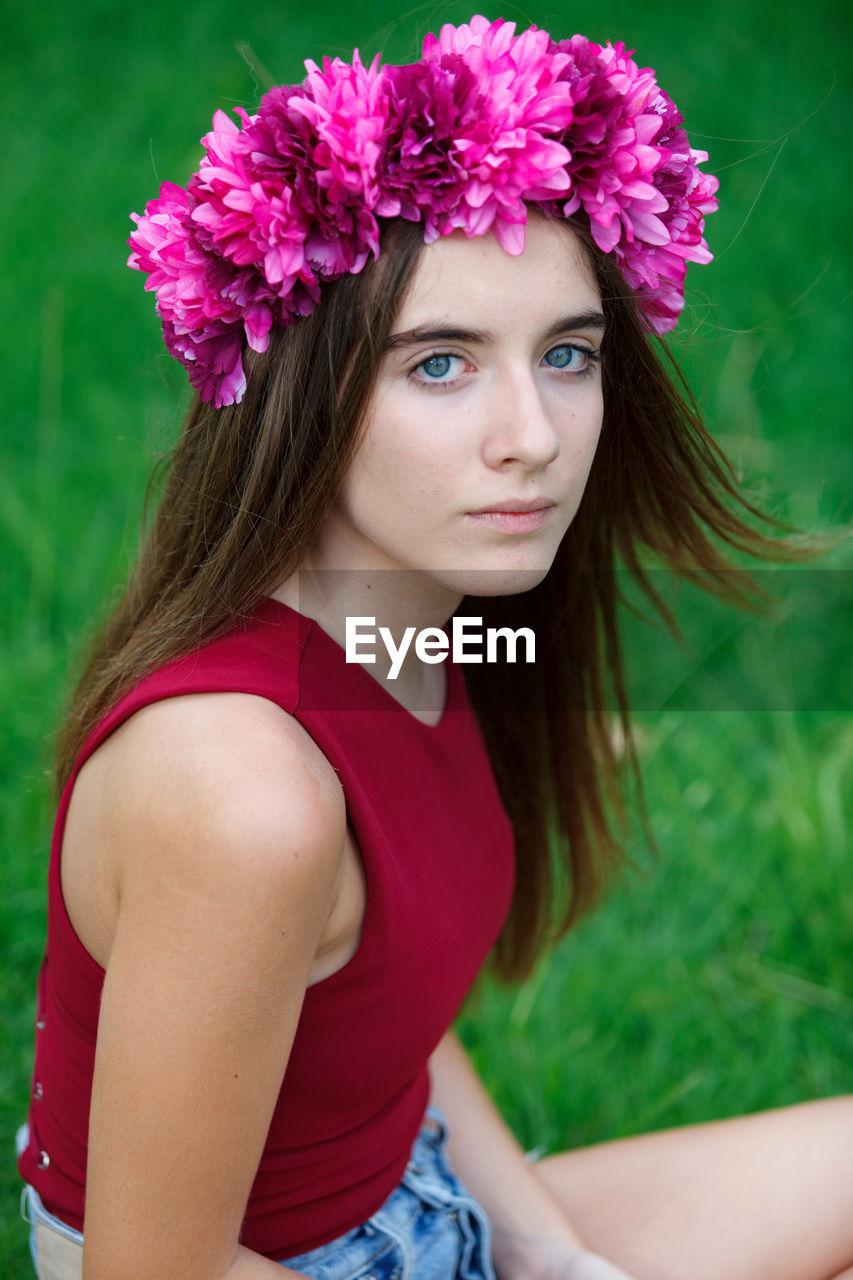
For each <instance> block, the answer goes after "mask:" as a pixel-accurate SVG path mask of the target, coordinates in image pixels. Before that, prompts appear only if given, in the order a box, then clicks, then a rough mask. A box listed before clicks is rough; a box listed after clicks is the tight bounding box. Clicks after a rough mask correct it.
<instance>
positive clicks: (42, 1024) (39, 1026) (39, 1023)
mask: <svg viewBox="0 0 853 1280" xmlns="http://www.w3.org/2000/svg"><path fill="white" fill-rule="evenodd" d="M46 1026H47V1023H46V1022H45V1020H44V1018H39V1019H38V1020H37V1022H36V1031H44V1029H45V1027H46Z"/></svg>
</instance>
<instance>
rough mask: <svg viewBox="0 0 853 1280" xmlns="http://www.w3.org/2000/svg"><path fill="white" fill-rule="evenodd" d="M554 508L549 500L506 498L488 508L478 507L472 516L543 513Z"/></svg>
mask: <svg viewBox="0 0 853 1280" xmlns="http://www.w3.org/2000/svg"><path fill="white" fill-rule="evenodd" d="M553 506H556V503H554V502H553V501H552V500H551V499H550V498H529V499H527V500H522V499H520V498H507V499H505V500H504V501H502V502H496V503H495V504H494V505H493V506H490V507H480V508H479V509H478V510H477V511H472V512H471V515H473V516H483V515H491V514H493V513H494V514H498V513H500V512H503V511H505V512H508V513H510V514H518V513H520V512H525V511H544V510H545V509H546V508H547V507H553Z"/></svg>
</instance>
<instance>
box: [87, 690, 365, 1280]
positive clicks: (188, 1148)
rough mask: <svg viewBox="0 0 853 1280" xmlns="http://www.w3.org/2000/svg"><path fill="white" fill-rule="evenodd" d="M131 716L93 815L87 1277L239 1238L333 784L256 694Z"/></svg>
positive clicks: (335, 811)
mask: <svg viewBox="0 0 853 1280" xmlns="http://www.w3.org/2000/svg"><path fill="white" fill-rule="evenodd" d="M179 702H181V703H184V704H185V705H184V707H183V708H181V707H180V706H179V705H178V703H179ZM252 704H259V705H252ZM149 713H150V714H149ZM128 729H129V732H128V733H127V735H126V737H125V740H124V742H119V743H118V748H117V750H115V751H114V752H113V755H112V759H111V760H110V761H109V764H108V767H107V770H106V775H105V777H104V779H103V784H104V785H106V786H108V787H109V789H110V794H111V796H112V798H111V799H110V801H109V803H108V805H107V807H106V810H105V814H104V816H103V817H102V820H101V822H100V823H99V832H100V836H99V838H101V839H105V840H109V841H110V846H111V848H110V855H111V862H112V864H113V865H114V866H115V869H116V874H117V884H118V896H119V909H118V918H117V926H116V929H115V934H114V938H113V942H112V947H111V951H110V955H109V959H108V963H107V970H106V979H105V983H104V992H103V1000H102V1006H101V1015H100V1022H99V1028H98V1043H97V1052H96V1064H95V1077H94V1087H93V1097H92V1114H91V1124H90V1151H89V1167H88V1175H87V1204H86V1223H85V1232H84V1238H85V1241H86V1245H85V1249H86V1274H87V1277H89V1276H91V1277H92V1280H100V1278H101V1277H102V1276H103V1277H107V1276H114V1275H115V1274H116V1270H115V1268H116V1266H117V1263H118V1260H119V1259H120V1261H121V1268H122V1271H121V1274H122V1276H123V1277H126V1278H127V1280H135V1278H136V1277H137V1276H140V1277H141V1276H143V1275H145V1276H150V1275H159V1276H171V1275H175V1276H178V1275H180V1277H181V1280H195V1278H196V1277H199V1280H201V1277H205V1280H207V1277H209V1276H212V1275H220V1274H222V1273H224V1271H225V1269H226V1268H227V1266H228V1264H229V1262H230V1260H231V1258H232V1257H233V1253H234V1250H235V1248H236V1241H237V1237H238V1233H239V1229H240V1223H241V1220H242V1216H243V1212H244V1209H245V1203H246V1199H247V1197H248V1194H249V1191H250V1188H251V1184H252V1181H253V1178H254V1175H255V1172H256V1169H257V1165H258V1161H259V1159H260V1155H261V1152H262V1150H263V1144H264V1140H265V1137H266V1132H267V1128H268V1125H269V1120H270V1116H271V1113H272V1109H273V1107H274V1105H275V1101H276V1097H277V1095H278V1091H279V1089H280V1086H281V1081H282V1076H283V1074H284V1070H285V1067H286V1064H287V1058H288V1054H289V1051H290V1046H291V1043H292V1040H293V1036H294V1033H295V1030H296V1024H297V1020H298V1017H299V1012H300V1009H301V1004H302V999H303V996H304V993H305V987H306V983H307V980H308V975H309V971H310V968H311V963H312V960H313V957H314V954H315V951H316V948H317V943H318V940H319V938H320V936H321V934H322V930H323V926H324V924H325V922H326V919H327V917H328V913H329V910H330V907H331V905H332V902H333V898H334V890H335V884H336V880H337V874H338V869H339V866H340V859H341V853H342V849H343V842H344V831H345V821H346V817H345V811H344V804H343V796H342V793H341V790H340V786H339V784H338V783H337V779H336V777H335V775H334V771H333V770H332V769H331V767H330V766H329V765H328V764H327V762H325V761H324V760H323V758H322V756H320V753H319V751H318V749H317V748H316V747H315V746H314V744H313V743H312V742H311V740H310V739H309V738H308V736H307V734H305V732H304V730H302V729H301V726H299V725H298V724H297V722H295V721H293V720H292V719H291V718H290V717H288V716H286V715H285V713H283V712H280V711H278V709H277V708H275V707H272V706H271V704H263V703H262V702H261V700H257V699H246V698H244V697H243V696H242V695H233V696H232V695H216V696H215V697H211V696H209V695H205V696H203V697H201V698H193V699H180V700H174V702H173V703H172V704H171V705H170V704H169V703H163V704H157V707H156V708H150V709H147V710H146V712H145V713H140V715H139V718H138V720H137V723H136V725H135V726H134V725H133V724H132V722H129V724H128Z"/></svg>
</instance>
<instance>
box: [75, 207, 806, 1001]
mask: <svg viewBox="0 0 853 1280" xmlns="http://www.w3.org/2000/svg"><path fill="white" fill-rule="evenodd" d="M573 230H574V231H575V233H576V234H577V235H578V236H579V237H580V239H581V242H582V245H583V247H584V249H585V251H586V253H587V256H588V258H589V261H590V263H591V265H592V268H593V271H594V273H595V277H596V280H597V283H598V286H599V289H600V292H601V295H602V303H603V307H604V311H605V315H606V318H607V331H606V337H605V340H604V345H603V352H602V354H603V374H602V376H603V380H604V404H605V416H604V426H603V429H602V434H601V439H600V442H599V445H598V449H597V452H596V456H595V459H594V462H593V466H592V470H591V473H590V476H589V480H588V484H587V488H586V491H585V493H584V497H583V500H582V502H581V505H580V508H579V510H578V513H577V515H576V517H575V519H574V521H573V523H572V525H571V527H570V528H569V530H568V533H567V534H566V536H565V538H564V539H563V542H562V543H561V545H560V548H559V551H558V553H557V556H556V559H555V561H554V564H553V566H552V568H551V569H550V571H549V573H548V574H547V576H546V577H545V579H544V580H543V581H542V582H541V583H540V584H539V586H537V587H536V588H534V589H533V590H532V591H530V592H527V593H525V594H524V595H519V596H504V597H494V598H488V599H482V598H478V599H477V601H476V611H477V613H479V614H481V615H483V617H484V621H485V623H486V624H487V625H494V626H506V625H511V626H514V627H517V626H521V625H525V626H529V627H532V628H533V629H534V630H535V632H536V636H537V661H536V663H535V664H532V665H530V666H501V665H494V666H489V667H487V666H481V667H469V668H467V673H466V681H467V683H468V687H469V692H470V696H471V700H472V703H473V706H474V708H475V711H476V713H477V716H478V719H479V722H480V725H481V728H482V731H483V736H484V739H485V742H486V745H487V748H488V750H489V753H490V757H491V760H492V764H493V767H494V771H495V776H496V778H497V782H498V786H499V788H500V791H501V795H502V798H503V801H504V804H505V806H506V809H507V812H508V813H509V816H510V818H511V820H512V823H513V826H514V829H515V832H516V842H517V858H518V867H517V888H516V893H515V897H514V901H513V906H512V910H511V913H510V916H509V919H508V921H507V924H506V926H505V929H504V932H503V934H502V936H501V938H500V941H499V944H498V948H497V951H496V967H497V969H498V972H499V973H501V974H502V975H503V976H504V977H513V978H516V977H523V976H524V975H525V974H527V973H528V972H529V971H530V969H531V966H532V964H533V963H534V961H535V959H536V956H537V954H538V953H539V951H540V949H541V947H542V945H543V943H544V942H546V941H548V940H550V939H552V938H555V937H557V936H559V935H560V934H562V933H563V932H565V930H566V929H568V928H569V926H570V925H571V924H572V922H573V921H574V920H576V919H577V918H578V917H579V916H580V915H581V914H582V912H583V911H585V910H586V909H587V908H589V907H590V906H591V905H592V904H593V903H594V902H595V901H596V900H597V899H598V897H599V896H600V893H601V891H602V888H603V886H604V885H605V884H606V883H607V881H608V879H609V878H610V875H611V873H612V872H613V870H614V869H615V868H616V866H617V865H618V863H619V860H620V855H621V844H622V839H621V835H622V834H623V833H624V806H623V803H622V784H623V782H624V767H625V762H626V761H627V762H629V763H631V764H633V766H634V768H635V769H636V756H635V754H634V753H633V748H632V745H631V744H632V740H631V735H630V714H629V708H628V702H627V696H626V691H625V682H624V676H623V668H622V657H621V652H620V645H619V633H618V625H617V614H618V606H619V595H620V593H619V590H618V586H617V577H616V572H615V571H616V569H617V566H618V565H619V564H620V563H621V564H623V565H624V566H625V568H626V569H627V570H628V571H629V572H630V573H631V574H632V575H633V576H634V577H635V578H636V580H637V581H638V582H639V584H640V586H641V587H642V589H643V590H644V591H645V593H646V595H647V596H648V597H649V599H650V600H651V602H652V604H653V605H654V607H655V608H656V609H657V610H658V612H660V613H661V614H662V616H663V617H664V618H665V620H666V621H667V622H668V624H669V625H671V626H672V625H674V620H673V619H672V618H671V616H670V615H669V613H668V611H667V610H666V607H665V605H664V603H663V601H662V600H661V599H660V598H659V596H658V595H657V593H656V592H655V590H654V587H653V586H652V583H651V580H650V579H649V577H648V574H647V572H646V570H645V569H644V567H643V565H644V563H648V557H649V554H651V555H652V556H653V557H654V558H655V559H656V561H657V562H658V563H660V564H662V565H664V566H667V567H669V568H672V569H674V570H675V571H676V572H678V573H681V574H685V575H687V576H691V577H694V578H696V579H697V580H698V581H699V582H700V583H701V584H702V585H703V586H705V587H708V588H709V589H711V590H713V591H714V592H715V593H716V594H718V595H720V596H722V597H724V598H727V599H731V600H733V601H736V602H742V594H743V591H742V587H741V588H737V587H735V586H733V581H732V579H733V575H731V574H730V573H727V571H729V570H731V569H732V567H733V564H732V561H731V560H730V559H729V558H727V557H726V556H725V555H724V554H723V553H722V552H721V551H720V549H719V548H718V547H717V546H716V545H715V542H714V541H712V538H715V539H718V540H722V541H723V542H724V543H727V544H729V546H731V547H732V548H736V549H738V550H739V551H741V552H746V553H748V554H750V555H753V556H759V557H764V558H773V559H795V558H799V557H800V556H801V555H802V554H803V552H802V551H800V550H797V549H795V548H793V547H791V546H789V545H787V544H785V543H784V542H780V541H779V540H778V539H775V538H769V537H766V536H764V535H763V534H761V533H759V532H756V531H755V530H753V529H752V528H751V527H750V526H749V525H748V524H747V523H746V522H745V520H744V518H743V516H742V514H738V513H737V511H736V510H735V508H737V507H740V509H741V512H742V513H743V512H749V513H750V514H751V515H752V516H754V517H759V518H761V519H764V520H767V521H768V522H769V523H771V524H773V525H774V526H775V527H776V528H779V529H785V528H786V526H783V525H781V524H780V522H778V521H776V520H773V519H771V518H770V517H768V516H763V515H762V513H761V512H759V511H758V510H757V509H756V508H755V507H754V506H753V505H751V504H750V503H749V502H748V501H746V499H745V498H744V497H743V496H742V495H741V494H740V493H739V492H738V488H737V482H736V479H735V476H734V473H733V471H732V468H731V466H730V464H729V463H728V462H727V460H726V458H725V456H724V455H723V454H722V452H721V451H720V449H719V448H718V446H717V445H716V444H715V443H714V441H713V440H712V439H711V437H710V436H709V434H708V433H707V431H706V429H705V427H704V425H703V423H702V420H701V416H700V414H699V413H698V411H697V409H696V406H695V404H694V402H693V401H692V399H691V397H690V395H689V392H688V391H687V389H686V388H685V387H684V386H683V385H681V386H679V385H677V384H678V382H679V379H678V375H677V370H675V368H674V367H673V369H672V372H669V371H668V370H667V368H666V367H665V363H664V361H665V360H666V355H665V348H662V347H661V346H660V345H659V344H658V342H657V341H656V340H654V339H651V338H650V337H649V336H648V334H647V333H646V332H645V330H644V328H643V325H642V322H641V319H640V316H639V313H638V310H637V307H636V304H635V302H634V298H633V294H632V293H631V291H630V289H629V288H628V286H627V285H626V283H625V281H624V279H623V277H622V275H621V273H620V272H619V270H618V268H617V267H616V265H615V263H614V261H613V259H612V257H611V256H609V255H607V254H604V253H602V252H600V251H599V250H598V249H597V248H596V246H595V244H594V243H593V241H592V239H591V237H590V235H589V233H588V231H587V230H586V229H585V228H584V227H583V226H581V225H579V224H575V225H574V227H573ZM422 236H423V233H422V229H421V228H420V227H419V226H418V225H416V224H414V225H413V224H407V223H401V222H395V223H392V224H390V225H389V226H388V227H387V228H386V231H385V233H384V236H383V246H382V254H381V256H380V258H379V260H378V261H377V262H376V263H374V264H372V265H371V266H370V267H369V268H367V269H366V270H365V271H364V272H362V273H361V274H360V275H357V276H344V277H342V278H341V279H340V280H338V281H335V282H334V283H333V284H331V285H329V286H328V287H327V289H326V293H325V295H324V299H323V302H322V304H321V305H320V306H319V307H318V308H317V309H316V310H315V311H314V312H313V314H312V315H310V316H308V317H306V318H304V319H301V320H299V321H298V322H297V323H295V324H293V325H292V326H291V327H289V328H287V329H284V330H281V329H279V330H276V331H274V332H273V334H272V340H271V342H270V347H269V350H268V351H267V352H266V353H265V354H264V355H258V354H256V353H254V352H247V354H246V357H245V363H246V368H247V383H248V385H247V390H246V393H245V396H244V398H243V401H242V402H241V403H240V404H239V405H232V406H229V407H227V408H224V409H219V410H214V409H211V408H210V407H209V406H208V405H206V404H204V403H202V402H201V401H200V400H198V399H196V402H195V404H194V406H193V407H192V409H191V411H190V413H189V415H188V418H187V421H186V424H185V426H184V430H183V432H182V434H181V437H180V439H179V441H178V443H177V445H176V448H175V450H174V452H173V454H172V456H171V460H170V465H169V468H168V472H167V475H168V479H167V484H166V488H165V492H164V495H163V498H162V500H161V502H160V505H159V509H158V511H157V514H156V518H155V520H154V523H153V526H152V528H151V531H150V534H149V535H148V537H147V539H146V541H145V542H144V545H143V548H142V551H141V554H140V557H139V561H138V563H137V566H136V568H135V570H134V572H133V574H132V576H131V578H130V581H129V584H128V586H127V588H126V590H125V593H124V595H123V596H122V598H121V600H120V601H119V603H118V605H117V607H116V608H115V610H114V612H113V613H112V615H111V617H110V618H109V620H108V622H107V624H106V626H105V627H104V629H103V631H102V633H101V634H100V635H99V636H98V637H97V639H96V641H95V644H94V646H93V650H92V652H91V656H90V658H89V662H88V665H87V667H86V669H85V671H84V674H83V676H82V679H81V680H80V683H79V685H78V687H77V690H76V693H75V696H74V699H73V702H72V706H71V710H70V713H69V716H68V719H67V721H66V724H65V726H64V730H63V732H62V735H61V738H60V743H59V751H58V760H57V779H58V782H59V785H60V786H62V785H64V783H65V781H66V780H67V778H68V776H69V774H70V773H71V770H72V768H73V765H74V761H75V759H76V756H77V754H78V752H79V751H80V748H81V746H82V744H83V742H84V740H85V738H86V737H87V735H88V734H89V733H90V731H91V730H92V728H93V727H94V726H95V724H96V723H97V722H98V720H99V719H100V718H101V717H102V716H103V715H104V713H105V712H106V710H107V709H108V707H109V706H110V705H111V704H112V703H113V702H115V701H116V699H117V698H118V697H120V696H121V694H122V693H124V692H125V691H126V690H127V689H128V688H130V687H131V686H132V685H133V684H134V683H135V682H136V681H137V680H139V679H140V677H142V676H143V675H144V674H145V673H147V672H149V671H152V670H154V669H155V668H157V667H159V666H161V665H163V664H164V663H166V662H168V661H169V660H170V659H172V658H174V657H176V656H178V655H179V654H181V653H185V652H188V651H190V650H192V649H194V648H196V647H198V646H200V645H202V644H204V643H206V642H207V641H210V640H211V639H213V638H214V637H216V636H218V635H221V634H223V633H224V632H226V631H227V630H229V629H230V628H231V627H232V626H233V625H234V623H235V620H236V619H237V618H239V617H241V616H244V615H246V614H248V613H250V612H251V611H252V609H253V608H254V607H255V606H256V605H257V604H258V603H259V601H260V599H261V598H262V597H263V596H264V595H265V594H266V593H267V592H268V591H269V590H270V589H271V588H272V587H274V586H275V585H276V584H277V583H278V582H280V581H282V580H283V579H284V578H286V577H288V576H289V575H290V574H291V573H293V572H294V571H295V570H296V568H297V566H298V564H299V563H300V560H301V559H302V557H303V556H304V554H305V552H306V550H307V549H308V548H309V547H310V546H311V544H312V542H313V541H314V538H315V537H316V535H317V533H318V531H319V529H320V527H321V525H322V523H323V520H324V518H325V515H326V513H327V511H328V509H329V506H330V504H331V503H332V501H333V500H334V497H335V494H336V492H337V489H338V486H339V484H340V482H341V480H342V478H343V476H344V474H345V471H346V469H347V466H348V464H349V461H350V459H351V458H352V456H353V452H354V450H355V448H356V446H357V444H358V440H359V433H360V429H361V426H362V424H363V422H364V419H365V413H366V409H367V406H368V404H369V400H370V396H371V393H372V390H373V386H374V384H375V381H376V377H377V373H378V369H379V363H380V360H381V358H382V354H383V351H384V347H385V342H386V339H387V337H388V335H389V333H390V330H391V326H392V324H393V322H394V318H395V316H396V314H397V312H398V310H399V307H400V305H401V302H402V299H403V297H404V294H405V290H406V287H407V285H408V283H409V281H410V280H411V278H412V275H413V272H414V268H415V266H416V264H417V262H418V258H419V254H420V252H421V249H422V247H423V238H422ZM463 605H464V609H463V611H465V610H467V611H468V612H471V607H472V606H471V605H470V602H468V604H465V602H463ZM608 692H609V693H610V695H611V696H612V697H613V698H614V699H615V703H616V706H617V708H618V719H619V721H620V723H621V728H622V733H621V738H622V741H623V742H624V743H625V744H626V751H625V752H624V753H619V752H617V751H616V750H615V747H614V738H613V723H612V716H611V715H610V713H609V712H608V710H607V707H606V702H607V695H608Z"/></svg>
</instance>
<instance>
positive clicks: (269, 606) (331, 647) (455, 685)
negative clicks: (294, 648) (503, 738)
mask: <svg viewBox="0 0 853 1280" xmlns="http://www.w3.org/2000/svg"><path fill="white" fill-rule="evenodd" d="M261 609H262V610H264V611H265V612H269V613H272V614H278V615H279V616H284V617H285V618H287V619H288V620H290V621H291V622H296V623H297V625H299V626H301V627H302V628H305V629H306V630H303V631H302V632H301V638H302V641H303V647H304V642H305V640H307V638H308V637H309V636H314V637H315V638H316V641H317V642H319V644H320V645H321V646H322V647H323V648H324V649H325V650H326V652H327V653H328V654H330V655H331V656H332V657H333V658H334V659H335V660H336V661H337V662H338V663H339V664H340V665H345V668H346V670H348V671H352V672H353V673H354V674H355V678H356V679H357V680H360V681H361V682H364V681H369V684H363V688H364V689H370V690H376V691H377V693H378V695H379V698H380V700H381V701H382V702H384V703H385V705H386V706H387V707H390V708H392V709H396V710H397V711H399V712H400V713H401V714H402V715H403V716H405V717H407V718H408V719H409V720H411V721H412V723H413V724H415V725H417V726H418V728H420V729H423V730H425V731H426V732H427V733H429V734H434V733H438V732H439V731H441V730H443V729H444V728H445V727H446V726H447V725H448V723H450V721H451V720H452V718H453V716H452V713H453V712H455V711H458V710H459V706H460V700H461V698H462V693H463V688H464V678H463V675H462V672H461V671H457V669H456V667H457V664H456V663H455V662H453V661H452V660H451V659H449V658H448V659H447V661H446V665H447V688H446V691H445V696H444V706H443V708H442V712H441V716H440V717H439V719H438V720H437V721H436V722H435V723H434V724H432V723H430V722H429V721H427V720H422V719H421V718H420V717H419V716H416V715H415V713H414V712H413V711H411V710H410V709H409V708H408V707H407V706H405V705H404V703H402V702H401V701H400V699H399V698H395V697H394V695H393V693H392V692H391V691H390V689H389V688H388V686H387V685H386V684H385V683H383V681H381V680H379V679H378V678H377V677H376V676H374V675H371V674H370V672H369V671H368V669H367V667H366V666H365V665H364V664H363V663H361V662H347V659H346V650H345V649H344V648H343V646H342V645H341V644H339V643H338V641H337V640H336V639H335V638H334V636H331V635H329V633H328V631H325V630H324V629H323V627H321V626H320V624H319V622H317V621H316V620H315V619H314V618H309V617H308V616H307V615H306V614H304V613H300V612H299V610H298V609H294V608H293V607H292V606H291V605H289V604H285V603H284V601H283V600H278V599H277V598H276V597H275V596H264V598H263V600H262V602H261Z"/></svg>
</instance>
